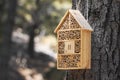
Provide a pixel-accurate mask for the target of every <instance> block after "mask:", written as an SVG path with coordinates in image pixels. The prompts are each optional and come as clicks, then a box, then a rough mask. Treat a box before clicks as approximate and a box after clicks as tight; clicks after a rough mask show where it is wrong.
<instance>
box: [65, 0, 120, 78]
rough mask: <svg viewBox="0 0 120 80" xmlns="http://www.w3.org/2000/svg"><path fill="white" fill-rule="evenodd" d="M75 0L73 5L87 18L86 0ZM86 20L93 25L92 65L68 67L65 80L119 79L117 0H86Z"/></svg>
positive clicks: (119, 50)
mask: <svg viewBox="0 0 120 80" xmlns="http://www.w3.org/2000/svg"><path fill="white" fill-rule="evenodd" d="M73 1H74V0H73ZM75 1H76V2H75ZM75 1H74V3H73V9H79V10H80V11H81V12H82V13H83V15H84V16H85V17H86V19H87V0H75ZM88 22H89V23H90V25H91V26H92V28H93V29H94V31H93V33H92V53H91V54H92V59H91V60H92V61H91V62H92V63H91V69H90V70H85V69H84V70H69V71H67V76H66V80H120V1H119V0H88Z"/></svg>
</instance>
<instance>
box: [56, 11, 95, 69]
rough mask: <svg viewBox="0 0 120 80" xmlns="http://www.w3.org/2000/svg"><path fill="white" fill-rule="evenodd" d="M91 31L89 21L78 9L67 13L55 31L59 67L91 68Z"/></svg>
mask: <svg viewBox="0 0 120 80" xmlns="http://www.w3.org/2000/svg"><path fill="white" fill-rule="evenodd" d="M73 19H74V20H73ZM66 20H67V21H66ZM72 21H73V22H72ZM66 22H67V23H66ZM71 23H72V24H71ZM76 25H77V27H76ZM71 26H72V27H71ZM62 27H63V28H62ZM91 31H93V30H92V28H91V27H90V25H89V23H88V22H87V21H86V20H85V18H84V17H83V16H82V14H81V13H80V12H79V11H78V10H68V11H67V12H66V13H65V15H64V17H63V18H62V20H61V21H60V23H59V24H58V26H57V28H56V29H55V31H54V32H55V33H56V32H57V41H58V52H57V53H58V55H57V56H58V58H57V69H62V70H69V69H90V68H91ZM69 47H70V49H69ZM71 49H72V50H71Z"/></svg>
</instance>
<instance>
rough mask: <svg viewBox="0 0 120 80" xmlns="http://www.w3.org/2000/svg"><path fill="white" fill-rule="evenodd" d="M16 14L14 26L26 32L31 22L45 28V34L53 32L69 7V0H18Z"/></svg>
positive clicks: (39, 27)
mask: <svg viewBox="0 0 120 80" xmlns="http://www.w3.org/2000/svg"><path fill="white" fill-rule="evenodd" d="M18 4H19V5H18V9H17V16H16V20H15V21H16V26H17V27H22V28H24V31H25V32H28V30H29V28H30V25H31V24H32V23H35V24H36V23H37V24H38V26H37V27H38V28H37V29H40V30H37V33H39V32H38V31H41V29H46V32H47V34H49V33H50V34H51V33H53V30H54V29H55V27H56V26H57V24H58V22H59V21H60V19H61V17H62V16H63V14H64V13H65V11H66V9H69V8H70V7H71V4H70V0H68V1H64V0H19V3H18Z"/></svg>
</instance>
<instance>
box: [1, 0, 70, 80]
mask: <svg viewBox="0 0 120 80" xmlns="http://www.w3.org/2000/svg"><path fill="white" fill-rule="evenodd" d="M69 8H71V1H70V0H0V80H63V79H64V77H65V76H64V75H65V72H63V71H58V70H57V69H56V36H55V34H54V33H53V31H54V29H55V27H56V26H57V24H58V22H59V21H60V19H61V17H62V16H63V15H64V13H65V11H66V10H67V9H69Z"/></svg>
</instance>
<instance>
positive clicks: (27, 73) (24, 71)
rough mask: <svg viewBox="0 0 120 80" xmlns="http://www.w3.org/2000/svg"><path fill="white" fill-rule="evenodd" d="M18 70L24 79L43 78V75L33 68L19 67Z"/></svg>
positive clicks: (35, 79)
mask: <svg viewBox="0 0 120 80" xmlns="http://www.w3.org/2000/svg"><path fill="white" fill-rule="evenodd" d="M18 72H19V73H20V74H21V75H22V76H24V77H25V80H44V79H43V75H42V74H41V73H38V72H37V71H36V70H34V69H29V68H19V69H18Z"/></svg>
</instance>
